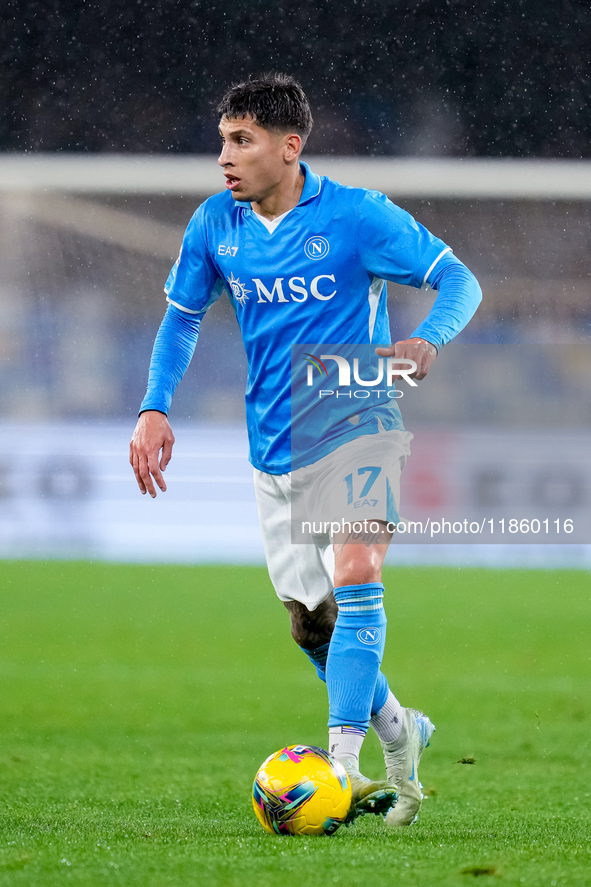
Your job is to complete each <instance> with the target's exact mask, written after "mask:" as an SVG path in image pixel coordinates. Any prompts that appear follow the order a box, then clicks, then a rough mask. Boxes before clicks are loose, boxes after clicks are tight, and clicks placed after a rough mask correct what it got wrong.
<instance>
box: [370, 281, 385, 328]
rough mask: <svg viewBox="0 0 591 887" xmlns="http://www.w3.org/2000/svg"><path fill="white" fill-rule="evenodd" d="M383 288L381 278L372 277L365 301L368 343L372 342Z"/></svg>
mask: <svg viewBox="0 0 591 887" xmlns="http://www.w3.org/2000/svg"><path fill="white" fill-rule="evenodd" d="M383 287H384V280H383V278H382V277H374V279H373V280H372V282H371V286H370V288H369V292H368V294H367V300H368V302H369V341H370V342H371V341H372V340H373V331H374V327H375V325H376V317H377V315H378V305H379V303H380V296H381V294H382V289H383Z"/></svg>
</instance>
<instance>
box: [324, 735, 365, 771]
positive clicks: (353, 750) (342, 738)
mask: <svg viewBox="0 0 591 887" xmlns="http://www.w3.org/2000/svg"><path fill="white" fill-rule="evenodd" d="M365 732H366V731H365V730H362V729H361V727H349V726H342V727H330V728H329V731H328V750H329V752H330V753H331V755H333V757H335V758H337V760H339V761H340V762H341V764H344V765H345V766H346V767H347V769H353V770H359V753H360V751H361V746H362V745H363V740H364V739H365Z"/></svg>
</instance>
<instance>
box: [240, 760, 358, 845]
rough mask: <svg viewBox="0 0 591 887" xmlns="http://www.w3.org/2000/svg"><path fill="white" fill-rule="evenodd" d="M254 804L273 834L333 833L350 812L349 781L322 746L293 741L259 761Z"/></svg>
mask: <svg viewBox="0 0 591 887" xmlns="http://www.w3.org/2000/svg"><path fill="white" fill-rule="evenodd" d="M252 805H253V807H254V812H255V814H256V816H257V819H258V820H259V822H260V823H261V825H262V826H263V828H264V829H266V830H267V831H268V832H271V834H272V835H275V834H277V835H332V834H333V833H334V832H336V830H337V829H338V827H339V826H340V825H341V823H343V822H344V821H345V819H346V818H347V814H348V813H349V810H350V807H351V784H350V782H349V777H348V776H347V772H346V770H345V768H344V767H343V766H342V764H340V763H339V762H338V761H337V760H336V759H335V758H333V757H332V755H329V753H328V752H327V751H324V749H323V748H317V747H316V746H315V745H290V746H288V747H287V748H282V749H280V750H279V751H276V752H275V753H274V754H272V755H270V757H268V758H267V760H266V761H265V762H264V763H263V764H261V766H260V768H259V770H258V772H257V775H256V776H255V778H254V785H253V787H252Z"/></svg>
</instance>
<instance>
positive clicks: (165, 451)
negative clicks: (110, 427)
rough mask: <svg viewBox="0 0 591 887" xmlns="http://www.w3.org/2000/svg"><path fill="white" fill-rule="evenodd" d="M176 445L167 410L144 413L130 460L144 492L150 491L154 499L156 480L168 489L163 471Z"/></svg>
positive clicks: (139, 421)
mask: <svg viewBox="0 0 591 887" xmlns="http://www.w3.org/2000/svg"><path fill="white" fill-rule="evenodd" d="M173 444H174V434H173V433H172V428H171V427H170V425H169V424H168V419H167V418H166V416H165V415H164V413H160V412H158V411H157V410H146V412H145V413H142V414H141V416H140V417H139V419H138V421H137V425H136V426H135V431H134V432H133V437H132V438H131V443H130V444H129V462H130V465H131V467H132V468H133V473H134V474H135V479H136V480H137V484H138V487H139V488H140V491H141V492H142V493H149V494H150V496H151V497H152V498H153V499H154V498H155V497H156V487H155V486H154V481H156V484H157V485H158V487H159V488H160V489H161V490H162V492H163V493H164V492H166V483H165V482H164V478H163V477H162V472H163V471H165V470H166V466H167V465H168V463H169V462H170V459H171V457H172V447H173ZM160 451H162V457H161V456H160ZM152 478H153V479H154V481H153V480H152Z"/></svg>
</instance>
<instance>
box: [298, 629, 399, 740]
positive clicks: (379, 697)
mask: <svg viewBox="0 0 591 887" xmlns="http://www.w3.org/2000/svg"><path fill="white" fill-rule="evenodd" d="M329 646H330V643H328V644H321V646H320V647H316V648H315V649H314V650H308V649H307V648H306V647H300V649H301V650H302V651H303V652H304V653H305V654H306V656H307V657H308V659H309V660H310V662H311V663H312V665H313V666H314V668H315V669H316V674H317V675H318V677H319V678H320V680H321V681H324V683H326V659H327V656H328V648H329ZM388 694H390V695H391V696H392V698H393V699H395V700H396V703H398V700H397V699H396V697H395V696H394V694H393V693H391V692H390V688H389V687H388V681H387V679H386V675H385V674H384V673H383V672H382V671H380V672H378V679H377V681H376V686H375V690H374V694H373V702H372V703H371V718H372V719H371V725H372V727H374V715H377V714H378V712H379V711H380V710H381V709H382V708H383V707H384V705H385V704H386V700H387V699H388ZM398 705H400V703H398ZM374 729H375V727H374ZM376 732H377V731H376ZM378 735H379V734H378Z"/></svg>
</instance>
